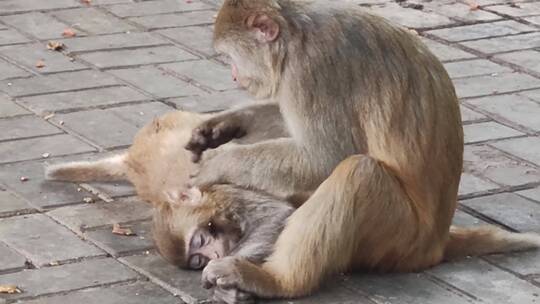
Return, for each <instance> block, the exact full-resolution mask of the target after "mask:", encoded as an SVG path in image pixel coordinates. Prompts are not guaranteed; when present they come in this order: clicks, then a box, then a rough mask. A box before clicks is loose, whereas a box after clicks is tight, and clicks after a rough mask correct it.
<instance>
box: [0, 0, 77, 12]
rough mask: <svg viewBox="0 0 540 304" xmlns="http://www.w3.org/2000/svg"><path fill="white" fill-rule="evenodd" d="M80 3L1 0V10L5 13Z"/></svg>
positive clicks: (70, 1)
mask: <svg viewBox="0 0 540 304" xmlns="http://www.w3.org/2000/svg"><path fill="white" fill-rule="evenodd" d="M79 5H80V4H79V3H77V1H73V0H47V1H37V2H36V1H34V0H2V1H0V12H2V13H3V14H7V13H17V12H26V11H40V10H49V9H56V8H69V7H77V6H79Z"/></svg>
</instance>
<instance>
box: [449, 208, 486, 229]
mask: <svg viewBox="0 0 540 304" xmlns="http://www.w3.org/2000/svg"><path fill="white" fill-rule="evenodd" d="M452 225H456V226H459V227H473V226H482V225H487V223H486V222H484V221H483V220H481V219H479V218H476V217H474V216H472V215H470V214H468V213H465V212H463V211H461V210H459V209H458V210H456V212H455V213H454V218H453V219H452Z"/></svg>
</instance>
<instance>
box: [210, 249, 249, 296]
mask: <svg viewBox="0 0 540 304" xmlns="http://www.w3.org/2000/svg"><path fill="white" fill-rule="evenodd" d="M239 264H240V259H239V258H237V257H234V256H228V257H224V258H221V259H217V260H211V261H210V262H209V263H208V265H206V267H205V268H204V269H203V273H202V284H203V287H204V288H206V289H209V288H212V287H219V288H223V289H242V288H241V287H242V286H243V285H244V284H243V278H242V274H241V272H240V268H239Z"/></svg>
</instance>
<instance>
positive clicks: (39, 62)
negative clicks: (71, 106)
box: [36, 60, 45, 69]
mask: <svg viewBox="0 0 540 304" xmlns="http://www.w3.org/2000/svg"><path fill="white" fill-rule="evenodd" d="M44 67H45V62H44V61H43V60H38V62H36V68H38V69H41V68H44Z"/></svg>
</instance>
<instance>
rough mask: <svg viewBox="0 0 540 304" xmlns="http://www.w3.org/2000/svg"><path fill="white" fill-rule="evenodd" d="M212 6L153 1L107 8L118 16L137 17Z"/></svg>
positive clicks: (198, 2) (191, 2)
mask: <svg viewBox="0 0 540 304" xmlns="http://www.w3.org/2000/svg"><path fill="white" fill-rule="evenodd" d="M211 8H213V7H212V6H210V5H208V4H205V3H203V2H200V1H175V0H165V1H155V2H136V3H130V4H119V5H113V6H109V7H107V10H109V11H110V12H112V13H113V14H115V15H116V16H119V17H138V16H146V15H160V14H168V13H181V12H189V11H197V10H206V9H211Z"/></svg>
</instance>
